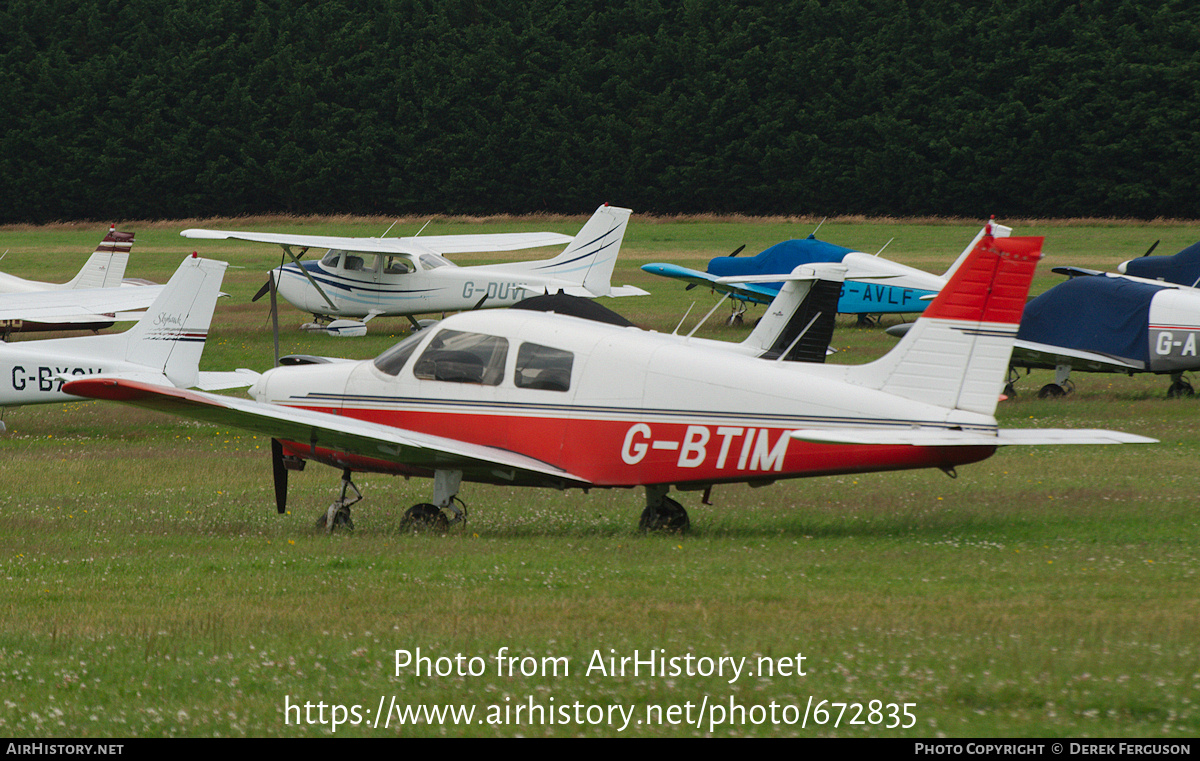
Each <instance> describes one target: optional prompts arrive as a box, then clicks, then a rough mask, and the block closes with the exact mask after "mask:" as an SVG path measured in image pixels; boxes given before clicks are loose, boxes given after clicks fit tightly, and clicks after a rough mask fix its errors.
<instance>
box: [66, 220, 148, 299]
mask: <svg viewBox="0 0 1200 761" xmlns="http://www.w3.org/2000/svg"><path fill="white" fill-rule="evenodd" d="M133 235H134V234H133V233H123V232H118V231H117V226H116V225H111V226H109V228H108V235H105V236H104V240H102V241H100V245H99V246H96V250H95V251H94V252H93V253H92V255H91V256H90V257H88V260H87V264H85V265H83V269H81V270H79V274H77V275H76V276H75V277H74V278H73V279H72V280H71V281H70V282H68V283H67V284H66V285H65V286H63V287H64V288H116V287H118V286H120V285H121V281H122V280H124V279H125V266H126V265H127V264H129V251H130V249H132V248H133Z"/></svg>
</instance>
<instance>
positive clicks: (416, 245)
mask: <svg viewBox="0 0 1200 761" xmlns="http://www.w3.org/2000/svg"><path fill="white" fill-rule="evenodd" d="M179 234H180V235H182V236H183V237H185V238H201V239H205V240H244V241H250V242H252V243H273V244H275V245H277V246H300V247H307V248H336V249H341V250H343V251H358V252H362V253H367V254H407V253H413V252H414V251H417V252H421V251H433V252H435V253H439V254H461V253H466V252H471V251H517V250H520V249H523V248H541V247H542V246H558V245H565V244H567V243H570V242H571V241H572V240H574V238H572V237H571V236H570V235H562V234H560V233H479V234H475V235H425V236H421V237H413V238H350V237H343V236H337V235H293V234H291V233H256V232H241V231H237V230H203V229H196V228H192V229H188V230H184V231H183V232H181V233H179Z"/></svg>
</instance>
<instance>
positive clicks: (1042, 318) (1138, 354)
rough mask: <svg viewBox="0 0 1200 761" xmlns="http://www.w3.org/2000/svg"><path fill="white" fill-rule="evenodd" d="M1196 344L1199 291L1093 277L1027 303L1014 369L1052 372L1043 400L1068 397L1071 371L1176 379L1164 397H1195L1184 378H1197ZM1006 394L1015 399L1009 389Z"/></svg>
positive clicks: (1099, 274) (1199, 357) (1199, 355)
mask: <svg viewBox="0 0 1200 761" xmlns="http://www.w3.org/2000/svg"><path fill="white" fill-rule="evenodd" d="M1135 261H1137V260H1135ZM1055 271H1056V272H1057V271H1059V270H1058V269H1056V270H1055ZM1063 271H1064V272H1069V273H1070V274H1075V275H1080V274H1082V273H1083V272H1090V271H1084V270H1078V269H1073V268H1066V269H1064V270H1063ZM1198 340H1200V290H1196V289H1194V288H1190V287H1187V286H1178V285H1174V284H1171V283H1168V282H1157V281H1153V280H1142V279H1139V278H1134V277H1128V276H1122V275H1117V274H1113V273H1103V272H1091V274H1089V275H1087V276H1077V277H1073V278H1071V279H1070V280H1067V281H1065V282H1062V283H1059V284H1058V285H1056V286H1054V287H1053V288H1051V289H1050V290H1048V291H1046V292H1045V293H1043V294H1042V295H1041V296H1038V297H1037V298H1036V299H1034V300H1033V301H1031V302H1029V304H1028V306H1026V307H1025V315H1024V317H1023V318H1022V320H1021V329H1020V332H1019V333H1018V334H1017V342H1016V345H1015V347H1014V349H1013V356H1012V366H1013V367H1014V368H1020V367H1023V368H1049V369H1053V370H1054V371H1055V378H1054V382H1053V383H1048V384H1046V385H1045V386H1043V387H1042V388H1041V390H1040V391H1039V392H1038V395H1039V396H1041V397H1056V396H1062V395H1064V394H1067V393H1069V392H1070V390H1071V389H1072V384H1071V382H1070V374H1071V372H1072V371H1079V372H1101V373H1126V374H1129V375H1132V374H1134V373H1145V372H1149V373H1157V374H1166V375H1170V376H1171V386H1170V387H1169V388H1168V390H1167V396H1169V397H1176V396H1192V395H1193V394H1194V393H1195V392H1194V389H1193V388H1192V385H1191V384H1190V383H1189V382H1188V381H1187V380H1186V379H1185V378H1184V377H1183V374H1184V373H1185V372H1188V371H1193V370H1200V352H1198V351H1197V341H1198ZM1013 379H1014V380H1015V373H1014V378H1013ZM1006 390H1007V392H1008V393H1010V395H1011V394H1012V393H1015V390H1014V389H1013V388H1012V384H1011V383H1010V384H1009V387H1008V388H1007V389H1006Z"/></svg>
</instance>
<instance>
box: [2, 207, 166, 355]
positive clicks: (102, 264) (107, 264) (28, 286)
mask: <svg viewBox="0 0 1200 761" xmlns="http://www.w3.org/2000/svg"><path fill="white" fill-rule="evenodd" d="M133 238H134V234H133V233H125V232H118V231H117V228H116V225H111V226H109V228H108V234H107V235H105V236H104V238H103V240H101V241H100V245H98V246H96V250H95V251H94V252H92V255H91V256H90V257H88V260H87V262H86V263H85V264H84V265H83V268H82V269H81V270H79V273H78V274H76V275H75V277H73V278H72V279H71V280H69V281H67V282H65V283H46V282H42V281H40V280H26V279H25V278H21V277H17V276H16V275H10V274H8V273H5V272H0V303H6V304H7V303H11V302H10V301H9V300H8V299H7V298H6V297H5V296H3V294H16V293H43V292H46V291H58V292H62V291H73V290H77V289H88V290H91V289H96V288H119V287H120V286H121V284H122V282H123V280H124V278H125V266H126V265H127V264H128V263H129V251H130V249H132V248H133ZM147 295H149V296H150V298H149V299H146V301H145V303H144V304H141V307H145V306H146V305H147V304H149V303H150V302H151V301H153V299H154V296H153V295H151V294H149V293H147V294H142V297H143V298H145V297H146V296H147ZM33 300H34V301H38V299H33ZM52 301H54V300H53V299H51V300H50V301H45V300H43V301H42V302H41V303H44V304H45V303H51V302H52ZM57 301H59V302H61V303H64V304H70V303H72V302H73V299H72V298H70V297H66V298H61V299H58V300H57ZM100 311H101V312H104V311H108V310H100ZM113 311H115V310H113ZM113 321H114V320H113V317H112V316H106V315H104V314H79V313H78V310H77V312H76V314H75V315H74V316H73V317H72V319H70V320H69V321H66V320H65V321H59V322H53V323H42V322H37V321H34V320H32V319H31V318H29V317H28V316H24V315H22V316H19V317H16V318H5V319H4V322H5V325H4V328H5V330H6V331H7V332H10V333H11V332H13V331H15V330H20V331H34V330H65V329H71V328H87V329H95V330H99V329H101V328H106V327H109V326H110V325H112V324H113Z"/></svg>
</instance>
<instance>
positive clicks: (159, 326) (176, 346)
mask: <svg viewBox="0 0 1200 761" xmlns="http://www.w3.org/2000/svg"><path fill="white" fill-rule="evenodd" d="M228 266H229V265H228V264H227V263H226V262H218V261H214V260H212V259H200V258H198V257H196V256H195V255H192V256H189V257H188V258H187V259H184V260H183V263H182V264H180V265H179V269H177V270H175V274H174V275H172V276H171V279H170V280H169V281H167V285H166V287H165V288H164V289H163V291H162V293H161V294H159V296H158V298H157V299H155V301H154V303H153V304H151V305H150V308H149V309H147V310H146V314H145V316H143V317H142V319H140V320H139V321H138V322H137V324H135V325H134V326H133V327H132V328H130V329H129V330H127V331H125V332H124V333H121V334H119V335H115V336H112V338H120V339H123V340H122V343H123V346H124V359H125V360H126V361H127V362H132V363H135V364H139V365H145V366H147V367H152V368H154V369H155V370H157V371H161V372H162V373H163V374H164V375H166V376H167V378H168V379H170V381H171V382H172V383H174V384H175V385H176V386H179V387H181V388H188V387H191V386H195V385H197V383H198V382H199V376H200V355H201V353H202V352H203V351H204V341H205V339H206V338H207V337H208V327H209V325H210V324H211V323H212V317H213V312H214V311H215V310H216V306H217V297H218V296H219V295H220V292H221V280H222V279H223V278H224V277H225V268H226V267H228Z"/></svg>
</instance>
